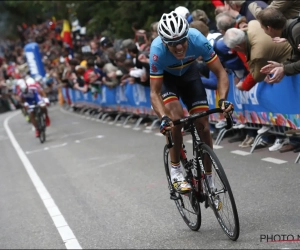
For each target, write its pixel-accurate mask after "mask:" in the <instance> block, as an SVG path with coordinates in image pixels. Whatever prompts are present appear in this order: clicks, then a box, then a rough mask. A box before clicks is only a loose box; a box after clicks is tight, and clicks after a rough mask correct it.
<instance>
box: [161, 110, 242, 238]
mask: <svg viewBox="0 0 300 250" xmlns="http://www.w3.org/2000/svg"><path fill="white" fill-rule="evenodd" d="M214 113H223V111H222V110H221V109H220V108H216V109H211V110H207V111H204V112H201V113H197V114H194V115H191V116H187V117H184V118H182V119H179V120H176V121H173V124H174V126H176V125H179V124H185V126H184V130H185V131H184V132H185V133H190V134H191V135H192V148H193V150H192V159H190V160H188V159H187V150H186V147H185V145H184V144H183V145H182V148H181V155H180V161H181V164H182V166H183V169H184V172H185V178H186V180H187V182H189V183H190V185H191V187H192V189H191V191H190V192H188V193H185V194H182V193H179V192H177V191H176V190H175V189H174V187H173V185H172V181H171V176H170V166H169V162H170V159H169V149H170V148H171V147H173V145H174V143H173V140H172V133H171V132H170V131H169V132H167V144H166V145H165V147H164V165H165V171H166V175H167V180H168V187H169V190H170V198H171V200H174V202H175V204H176V206H177V209H178V211H179V213H180V215H181V216H182V218H183V220H184V222H185V223H186V224H187V226H188V227H189V228H190V229H191V230H193V231H198V230H199V229H200V226H201V219H202V218H201V207H200V203H204V207H205V208H209V207H210V208H211V209H212V210H213V212H214V214H215V216H216V218H217V220H218V222H219V224H220V226H221V228H222V229H223V231H224V232H225V234H226V235H227V236H228V237H229V238H230V239H231V240H233V241H236V240H237V239H238V237H239V234H240V225H239V217H238V212H237V208H236V204H235V200H234V196H233V193H232V190H231V187H230V184H229V181H228V179H227V176H226V174H225V171H224V169H223V167H222V165H221V162H220V161H219V159H218V157H217V155H216V154H215V153H214V151H213V150H212V149H211V148H210V147H209V146H208V145H207V144H205V143H204V142H203V141H201V139H200V136H199V134H198V131H197V129H196V126H195V124H194V121H195V120H196V119H198V118H201V117H204V116H208V115H210V114H214ZM226 121H227V126H226V128H227V129H230V128H231V127H232V117H231V115H228V117H227V118H226ZM208 161H209V162H210V164H211V165H212V175H213V188H212V187H211V186H210V185H209V181H208V178H207V176H206V170H205V166H204V162H208Z"/></svg>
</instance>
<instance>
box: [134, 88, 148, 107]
mask: <svg viewBox="0 0 300 250" xmlns="http://www.w3.org/2000/svg"><path fill="white" fill-rule="evenodd" d="M133 100H134V102H135V104H136V105H137V106H138V105H140V103H146V102H147V97H146V91H145V88H144V87H143V86H141V85H139V84H135V85H133Z"/></svg>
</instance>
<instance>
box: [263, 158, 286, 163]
mask: <svg viewBox="0 0 300 250" xmlns="http://www.w3.org/2000/svg"><path fill="white" fill-rule="evenodd" d="M261 160H262V161H267V162H272V163H275V164H283V163H287V161H283V160H279V159H276V158H272V157H267V158H263V159H261Z"/></svg>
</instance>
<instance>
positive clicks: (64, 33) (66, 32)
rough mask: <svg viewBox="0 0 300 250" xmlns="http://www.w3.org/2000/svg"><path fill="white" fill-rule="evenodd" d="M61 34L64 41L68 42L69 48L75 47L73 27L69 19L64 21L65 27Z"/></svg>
mask: <svg viewBox="0 0 300 250" xmlns="http://www.w3.org/2000/svg"><path fill="white" fill-rule="evenodd" d="M60 36H61V38H62V41H63V42H64V43H66V44H68V45H69V48H71V49H73V42H72V34H71V28H70V24H69V21H68V20H64V21H63V28H62V32H61V34H60Z"/></svg>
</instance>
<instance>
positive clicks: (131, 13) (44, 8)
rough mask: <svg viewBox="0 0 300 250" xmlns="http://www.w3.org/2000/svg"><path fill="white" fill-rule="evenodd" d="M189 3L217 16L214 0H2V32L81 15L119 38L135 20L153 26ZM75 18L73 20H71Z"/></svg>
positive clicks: (91, 29)
mask: <svg viewBox="0 0 300 250" xmlns="http://www.w3.org/2000/svg"><path fill="white" fill-rule="evenodd" d="M70 6H72V7H70ZM177 6H185V7H187V8H188V9H189V10H190V11H191V12H192V11H193V10H195V9H202V10H204V11H205V12H206V13H207V14H208V16H209V17H210V18H213V15H212V13H213V10H214V7H213V5H212V4H211V2H210V1H207V0H206V1H176V2H175V1H166V0H162V1H149V0H145V1H74V2H72V1H42V0H41V1H0V11H1V15H0V32H1V34H2V36H7V35H8V34H13V35H16V34H17V30H16V27H17V25H19V24H21V23H26V24H28V25H31V24H36V23H38V22H40V21H46V20H47V19H50V18H51V17H52V16H55V17H56V19H57V20H60V19H72V18H78V20H79V22H80V24H81V26H86V27H87V33H88V34H91V35H92V34H95V33H103V32H106V33H109V34H111V35H112V36H113V37H115V38H128V37H132V36H133V31H132V29H131V26H132V23H133V22H138V23H140V25H141V26H142V28H144V29H146V30H149V27H150V24H151V23H152V22H156V21H159V19H160V17H161V15H162V14H163V13H166V12H170V11H172V10H174V9H175V8H176V7H177ZM70 21H72V20H70Z"/></svg>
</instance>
